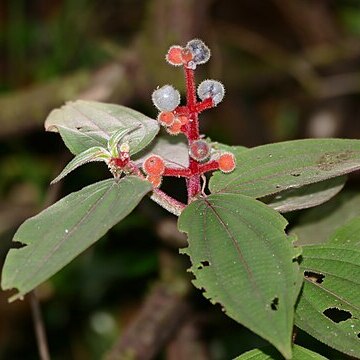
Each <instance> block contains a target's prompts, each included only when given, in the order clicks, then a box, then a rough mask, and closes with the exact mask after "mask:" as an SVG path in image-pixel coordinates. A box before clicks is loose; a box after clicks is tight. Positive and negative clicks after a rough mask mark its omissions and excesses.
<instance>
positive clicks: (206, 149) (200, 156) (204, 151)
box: [189, 140, 210, 162]
mask: <svg viewBox="0 0 360 360" xmlns="http://www.w3.org/2000/svg"><path fill="white" fill-rule="evenodd" d="M189 153H190V156H191V157H192V158H193V159H194V160H196V161H200V162H201V161H205V160H206V159H207V158H208V157H209V156H210V146H209V144H208V143H207V142H206V141H204V140H196V141H194V142H192V143H191V144H190V149H189Z"/></svg>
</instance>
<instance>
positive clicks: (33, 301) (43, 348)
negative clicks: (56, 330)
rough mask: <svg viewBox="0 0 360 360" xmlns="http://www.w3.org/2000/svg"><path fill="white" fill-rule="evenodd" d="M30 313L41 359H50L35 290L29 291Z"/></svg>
mask: <svg viewBox="0 0 360 360" xmlns="http://www.w3.org/2000/svg"><path fill="white" fill-rule="evenodd" d="M29 298H30V305H31V313H32V316H33V321H34V328H35V334H36V341H37V345H38V350H39V356H40V359H41V360H50V354H49V348H48V344H47V339H46V332H45V326H44V322H43V319H42V315H41V309H40V304H39V300H38V298H37V296H36V293H35V291H31V292H30V293H29Z"/></svg>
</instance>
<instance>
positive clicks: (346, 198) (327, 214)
mask: <svg viewBox="0 0 360 360" xmlns="http://www.w3.org/2000/svg"><path fill="white" fill-rule="evenodd" d="M356 216H360V194H357V193H354V192H342V193H340V194H339V195H338V196H336V197H335V198H334V199H332V200H330V201H329V202H327V203H325V204H323V205H321V206H318V207H316V208H314V209H311V210H309V211H307V212H306V213H305V214H304V215H303V216H302V217H301V218H300V220H299V223H298V225H297V226H295V227H294V228H293V229H292V230H291V233H294V234H296V235H297V240H296V245H315V244H321V243H325V242H327V241H328V240H329V238H330V235H331V234H332V233H333V232H334V231H335V230H336V229H337V228H338V227H339V226H342V225H344V224H345V223H346V222H347V221H349V220H351V219H353V218H354V217H356Z"/></svg>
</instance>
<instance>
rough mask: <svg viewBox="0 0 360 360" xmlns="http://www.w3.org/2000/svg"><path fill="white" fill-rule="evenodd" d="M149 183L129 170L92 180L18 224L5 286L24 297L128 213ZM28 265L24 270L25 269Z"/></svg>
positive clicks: (4, 280)
mask: <svg viewBox="0 0 360 360" xmlns="http://www.w3.org/2000/svg"><path fill="white" fill-rule="evenodd" d="M150 189H151V186H150V184H149V183H148V182H145V181H143V180H140V179H138V178H136V177H133V176H130V177H126V178H124V179H121V180H120V181H118V182H116V181H114V180H113V179H109V180H104V181H101V182H99V183H95V184H92V185H90V186H87V187H85V188H83V189H82V190H80V191H78V192H75V193H72V194H70V195H68V196H66V197H65V198H63V199H61V200H60V201H58V202H57V203H55V204H54V205H52V206H50V207H49V208H47V209H45V210H43V211H42V212H41V213H40V214H38V215H36V216H34V217H33V218H30V219H28V220H27V221H25V222H24V224H23V225H22V226H20V228H19V229H18V231H17V232H16V234H15V236H14V241H16V242H19V243H21V244H24V245H26V246H25V247H22V248H20V249H12V250H10V252H9V254H8V256H7V258H6V261H5V264H4V268H3V272H2V279H1V281H2V283H1V286H2V288H3V289H4V290H6V289H12V288H17V289H18V293H17V294H16V295H14V296H13V297H12V298H11V300H15V299H18V298H21V297H22V296H23V295H24V294H26V293H27V292H29V291H31V290H32V289H34V288H35V287H36V286H38V285H39V284H41V283H42V282H43V281H45V280H46V279H48V278H49V277H50V276H52V275H53V274H55V273H56V272H57V271H59V270H60V269H61V268H62V267H64V266H65V265H66V264H68V263H69V262H70V261H71V260H72V259H74V258H75V257H76V256H77V255H79V254H80V253H81V252H83V251H84V250H85V249H87V248H88V247H89V246H90V245H92V244H93V243H94V242H95V241H97V240H98V239H99V238H101V237H102V236H103V235H104V234H105V233H106V232H107V231H108V230H109V229H110V228H112V227H113V226H114V225H115V224H116V223H118V222H119V221H120V220H122V219H123V218H124V217H125V216H127V215H128V214H129V213H130V212H131V211H132V210H133V209H134V208H135V206H136V205H137V204H138V203H139V202H140V200H141V199H142V198H143V197H144V196H145V194H146V193H147V192H149V190H150ZM25 269H26V270H25Z"/></svg>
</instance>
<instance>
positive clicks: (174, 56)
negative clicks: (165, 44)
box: [166, 45, 183, 66]
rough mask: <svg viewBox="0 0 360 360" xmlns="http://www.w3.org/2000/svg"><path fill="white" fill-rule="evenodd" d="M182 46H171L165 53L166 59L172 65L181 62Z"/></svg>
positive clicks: (180, 63) (177, 64)
mask: <svg viewBox="0 0 360 360" xmlns="http://www.w3.org/2000/svg"><path fill="white" fill-rule="evenodd" d="M182 51H183V48H182V47H181V46H177V45H174V46H172V47H171V48H170V49H169V51H168V53H167V54H166V60H167V61H168V62H169V63H170V64H171V65H174V66H179V65H182V64H183V57H182Z"/></svg>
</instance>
